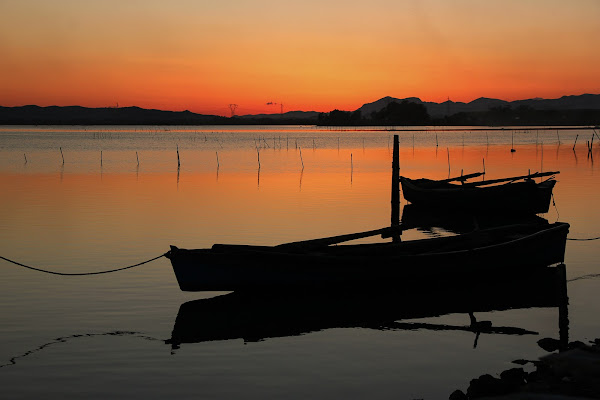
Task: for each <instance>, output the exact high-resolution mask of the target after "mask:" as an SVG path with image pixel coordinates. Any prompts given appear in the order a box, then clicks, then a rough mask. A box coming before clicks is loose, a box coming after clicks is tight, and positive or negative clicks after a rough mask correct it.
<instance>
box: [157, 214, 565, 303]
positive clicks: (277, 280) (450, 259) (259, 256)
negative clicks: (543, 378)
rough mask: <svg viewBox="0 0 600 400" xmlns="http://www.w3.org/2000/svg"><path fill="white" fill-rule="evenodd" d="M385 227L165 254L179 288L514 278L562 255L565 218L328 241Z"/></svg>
mask: <svg viewBox="0 0 600 400" xmlns="http://www.w3.org/2000/svg"><path fill="white" fill-rule="evenodd" d="M390 229H391V228H384V229H381V230H375V231H369V232H363V233H358V234H350V235H342V236H338V237H333V238H323V239H314V240H309V241H302V242H295V243H287V244H282V245H279V246H247V245H225V244H215V245H213V246H212V248H210V249H196V250H186V249H179V248H177V247H175V246H171V250H170V251H169V252H168V253H167V254H166V256H167V257H168V258H169V259H170V260H171V264H172V266H173V271H174V272H175V276H176V277H177V281H178V283H179V287H180V288H181V290H184V291H201V290H240V289H256V288H265V287H267V288H281V287H286V286H287V287H294V286H295V287H307V286H324V287H328V288H339V287H345V286H360V287H363V288H371V289H372V288H380V287H385V286H390V285H392V286H393V285H399V284H402V285H406V284H411V283H410V282H414V281H415V280H417V279H424V278H425V279H441V280H444V279H447V278H449V277H452V278H454V277H457V276H458V277H461V278H462V279H465V280H474V281H475V282H476V281H477V279H479V278H480V277H481V276H483V275H486V276H490V275H493V274H498V273H505V272H506V271H514V272H515V273H516V274H517V277H518V274H519V273H521V272H522V270H523V269H530V268H535V267H544V266H548V265H551V264H555V263H559V262H562V261H563V259H564V252H565V244H566V239H567V233H568V231H569V224H567V223H563V222H557V223H553V224H519V225H510V226H503V227H498V228H490V229H481V230H476V231H473V232H471V233H466V234H462V235H456V236H446V237H437V238H430V239H421V240H412V241H404V242H391V243H389V242H388V243H369V244H354V245H340V246H332V245H331V244H334V243H340V242H343V241H347V240H351V239H356V238H358V237H367V236H373V235H375V234H381V233H386V231H389V230H390ZM392 230H393V229H392ZM388 233H389V232H388Z"/></svg>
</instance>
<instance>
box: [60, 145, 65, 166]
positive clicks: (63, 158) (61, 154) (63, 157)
mask: <svg viewBox="0 0 600 400" xmlns="http://www.w3.org/2000/svg"><path fill="white" fill-rule="evenodd" d="M59 150H60V156H61V157H62V160H63V165H65V156H64V155H63V152H62V147H59Z"/></svg>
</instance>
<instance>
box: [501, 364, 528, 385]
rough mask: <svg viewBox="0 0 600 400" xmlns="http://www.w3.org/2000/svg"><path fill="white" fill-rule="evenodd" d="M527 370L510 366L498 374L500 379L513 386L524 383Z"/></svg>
mask: <svg viewBox="0 0 600 400" xmlns="http://www.w3.org/2000/svg"><path fill="white" fill-rule="evenodd" d="M526 377H527V372H525V370H523V368H511V369H507V370H506V371H503V372H502V373H501V374H500V379H501V380H502V381H503V382H505V383H507V384H508V385H510V386H513V387H514V388H516V387H518V386H520V385H523V384H525V378H526Z"/></svg>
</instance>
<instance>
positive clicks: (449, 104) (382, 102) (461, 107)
mask: <svg viewBox="0 0 600 400" xmlns="http://www.w3.org/2000/svg"><path fill="white" fill-rule="evenodd" d="M403 100H406V101H409V102H412V103H417V104H423V105H424V106H425V108H426V109H427V112H428V113H429V115H430V116H431V118H443V117H447V116H450V115H454V114H458V113H476V112H484V111H489V110H491V109H492V108H494V107H511V108H514V109H516V108H518V107H520V106H527V107H531V108H533V109H534V110H599V109H600V95H598V94H582V95H579V96H563V97H561V98H558V99H528V100H516V101H504V100H498V99H490V98H485V97H480V98H478V99H476V100H473V101H471V102H469V103H463V102H454V101H450V100H448V101H445V102H443V103H434V102H424V101H421V99H419V98H417V97H409V98H406V99H396V98H393V97H389V96H387V97H383V98H381V99H379V100H376V101H374V102H372V103H367V104H364V105H363V106H362V107H360V108H359V109H358V111H360V112H361V115H362V116H363V117H364V118H369V117H370V115H371V114H372V113H373V112H378V111H381V110H382V109H383V108H385V107H386V106H387V105H388V104H390V103H391V102H394V101H395V102H397V103H401V102H402V101H403Z"/></svg>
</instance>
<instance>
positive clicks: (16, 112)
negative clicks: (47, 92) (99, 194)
mask: <svg viewBox="0 0 600 400" xmlns="http://www.w3.org/2000/svg"><path fill="white" fill-rule="evenodd" d="M393 101H396V102H398V103H401V102H402V101H408V102H413V103H417V104H422V105H424V106H425V107H426V109H427V112H428V113H429V115H430V117H431V118H432V119H440V118H444V117H448V116H452V115H455V114H457V113H478V112H485V111H488V110H490V109H492V108H494V107H501V108H502V107H503V108H511V109H518V108H520V107H523V106H524V107H528V108H531V109H535V110H558V111H567V110H600V95H598V94H582V95H578V96H563V97H561V98H558V99H528V100H517V101H504V100H498V99H490V98H485V97H480V98H479V99H476V100H473V101H471V102H469V103H462V102H453V101H450V100H448V101H445V102H443V103H434V102H425V101H422V100H421V99H419V98H417V97H408V98H405V99H398V98H394V97H384V98H381V99H379V100H377V101H374V102H372V103H366V104H364V105H363V106H362V107H360V108H359V109H358V110H357V111H360V112H361V115H362V117H363V118H369V117H370V116H371V113H373V112H376V111H380V110H381V109H383V108H384V107H386V106H387V105H388V104H389V103H391V102H393ZM319 114H320V113H319V112H316V111H289V112H286V113H282V114H257V115H243V116H235V117H233V118H228V117H221V116H216V115H203V114H196V113H193V112H190V111H162V110H149V109H143V108H139V107H121V108H88V107H80V106H68V107H59V106H50V107H39V106H21V107H0V125H24V124H26V125H208V124H240V123H242V124H269V123H274V124H314V123H317V120H318V118H319Z"/></svg>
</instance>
